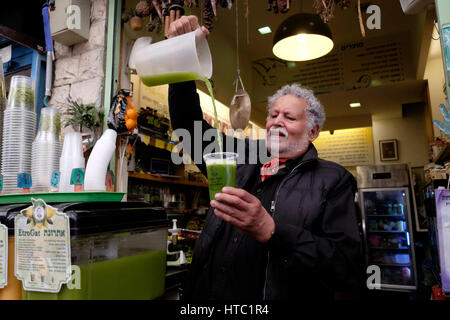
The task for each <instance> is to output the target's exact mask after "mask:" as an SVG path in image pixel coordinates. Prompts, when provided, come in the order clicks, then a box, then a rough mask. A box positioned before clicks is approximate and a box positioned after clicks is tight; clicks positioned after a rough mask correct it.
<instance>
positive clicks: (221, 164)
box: [206, 159, 236, 200]
mask: <svg viewBox="0 0 450 320" xmlns="http://www.w3.org/2000/svg"><path fill="white" fill-rule="evenodd" d="M206 172H207V174H208V187H209V198H210V199H211V200H213V199H214V197H215V195H216V193H220V192H222V188H223V187H225V186H228V187H235V186H236V163H235V162H234V161H227V160H220V159H218V160H210V161H208V163H207V164H206Z"/></svg>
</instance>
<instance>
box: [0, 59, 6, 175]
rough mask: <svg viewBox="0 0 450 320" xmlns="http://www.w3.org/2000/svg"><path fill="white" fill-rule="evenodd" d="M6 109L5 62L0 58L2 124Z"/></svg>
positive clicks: (0, 163)
mask: <svg viewBox="0 0 450 320" xmlns="http://www.w3.org/2000/svg"><path fill="white" fill-rule="evenodd" d="M5 108H6V89H5V76H4V73H3V61H2V58H1V57H0V123H1V124H3V112H4V111H5ZM2 131H3V130H0V155H1V151H2ZM1 165H2V159H1V156H0V168H1Z"/></svg>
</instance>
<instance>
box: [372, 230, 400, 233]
mask: <svg viewBox="0 0 450 320" xmlns="http://www.w3.org/2000/svg"><path fill="white" fill-rule="evenodd" d="M367 232H368V233H369V232H371V233H406V231H381V230H367Z"/></svg>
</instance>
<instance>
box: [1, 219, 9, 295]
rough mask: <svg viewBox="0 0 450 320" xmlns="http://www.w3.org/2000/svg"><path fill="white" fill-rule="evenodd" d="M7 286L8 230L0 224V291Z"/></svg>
mask: <svg viewBox="0 0 450 320" xmlns="http://www.w3.org/2000/svg"><path fill="white" fill-rule="evenodd" d="M7 284H8V228H7V227H6V226H5V225H3V224H0V289H1V288H4V287H6V285H7Z"/></svg>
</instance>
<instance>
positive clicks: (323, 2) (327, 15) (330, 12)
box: [313, 0, 366, 37]
mask: <svg viewBox="0 0 450 320" xmlns="http://www.w3.org/2000/svg"><path fill="white" fill-rule="evenodd" d="M336 5H338V6H340V7H341V8H342V9H348V8H349V7H350V0H314V3H313V8H314V9H315V10H316V12H317V14H319V15H320V17H321V18H322V21H323V22H325V23H328V22H329V21H330V20H331V19H332V18H333V17H334V8H335V6H336ZM358 21H359V27H360V29H361V35H362V36H363V37H365V36H366V30H365V29H364V22H363V19H362V14H361V0H358Z"/></svg>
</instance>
